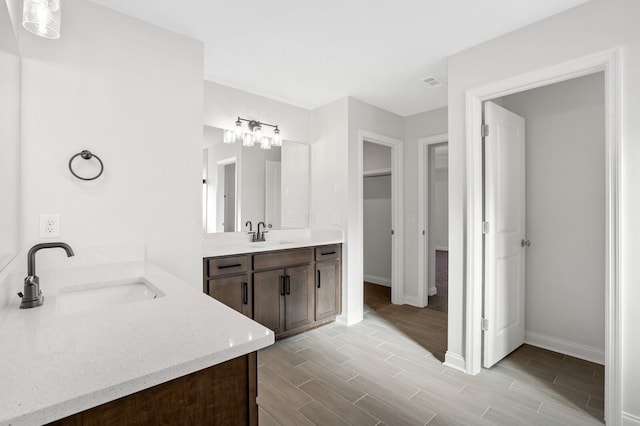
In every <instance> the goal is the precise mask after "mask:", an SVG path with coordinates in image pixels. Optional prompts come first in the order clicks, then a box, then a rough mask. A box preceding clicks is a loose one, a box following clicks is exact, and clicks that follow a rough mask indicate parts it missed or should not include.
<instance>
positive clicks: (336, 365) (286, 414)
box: [258, 285, 604, 425]
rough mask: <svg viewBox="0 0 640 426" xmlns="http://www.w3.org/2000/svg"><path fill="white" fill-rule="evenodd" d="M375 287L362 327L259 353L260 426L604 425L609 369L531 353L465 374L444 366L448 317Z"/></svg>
mask: <svg viewBox="0 0 640 426" xmlns="http://www.w3.org/2000/svg"><path fill="white" fill-rule="evenodd" d="M371 286H372V285H366V286H365V310H366V312H365V317H364V320H363V321H362V322H360V323H358V324H356V325H354V326H352V327H348V328H347V327H345V326H343V325H339V324H335V323H333V324H329V325H326V326H324V327H320V328H317V329H315V330H311V331H308V332H306V333H303V334H300V335H297V336H293V337H290V338H287V339H283V340H280V341H278V342H277V343H276V344H275V345H273V346H271V347H269V348H266V349H264V350H262V351H260V353H259V355H258V381H259V384H258V404H259V405H260V424H261V425H278V424H280V425H312V424H315V425H348V424H351V425H377V424H389V425H425V424H429V425H471V424H472V425H513V424H529V425H589V424H603V421H602V419H603V417H604V413H603V409H604V368H603V367H602V366H601V365H597V364H593V363H590V362H586V361H582V360H578V359H575V358H572V357H568V356H565V355H562V354H558V353H555V352H550V351H546V350H544V349H539V348H535V347H532V346H528V345H524V346H522V347H521V348H519V349H518V350H516V351H515V352H513V353H512V354H511V355H509V356H508V357H507V358H505V359H504V360H502V361H501V362H500V363H498V364H497V365H496V366H494V367H493V368H492V369H490V370H484V369H483V370H482V372H481V373H480V374H478V375H477V376H469V375H466V374H463V373H461V372H458V371H456V370H453V369H451V368H448V367H445V366H444V365H443V364H442V362H441V360H442V359H444V352H445V351H446V339H447V333H446V330H447V329H446V327H447V326H446V324H447V318H446V313H444V312H440V311H437V310H434V309H421V308H415V307H411V306H407V305H404V306H398V305H392V304H390V302H388V301H387V299H386V296H385V292H389V289H388V288H387V290H384V288H382V289H381V288H377V287H381V286H374V287H371ZM389 297H390V293H389Z"/></svg>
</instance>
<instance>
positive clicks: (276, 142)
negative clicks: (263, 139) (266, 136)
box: [271, 128, 282, 146]
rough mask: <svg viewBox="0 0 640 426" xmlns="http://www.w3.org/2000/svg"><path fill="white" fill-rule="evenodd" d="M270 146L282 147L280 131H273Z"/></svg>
mask: <svg viewBox="0 0 640 426" xmlns="http://www.w3.org/2000/svg"><path fill="white" fill-rule="evenodd" d="M271 144H272V145H273V146H282V136H281V135H280V130H279V129H278V128H276V129H275V130H274V131H273V139H272V140H271Z"/></svg>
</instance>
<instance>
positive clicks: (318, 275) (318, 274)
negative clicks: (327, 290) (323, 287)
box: [318, 269, 320, 288]
mask: <svg viewBox="0 0 640 426" xmlns="http://www.w3.org/2000/svg"><path fill="white" fill-rule="evenodd" d="M318 288H320V270H319V269H318Z"/></svg>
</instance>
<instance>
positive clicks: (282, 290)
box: [280, 275, 285, 296]
mask: <svg viewBox="0 0 640 426" xmlns="http://www.w3.org/2000/svg"><path fill="white" fill-rule="evenodd" d="M284 281H285V278H284V276H283V275H280V296H284V294H285V291H284Z"/></svg>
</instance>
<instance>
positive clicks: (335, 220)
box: [331, 213, 340, 225]
mask: <svg viewBox="0 0 640 426" xmlns="http://www.w3.org/2000/svg"><path fill="white" fill-rule="evenodd" d="M331 224H332V225H340V213H331Z"/></svg>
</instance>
